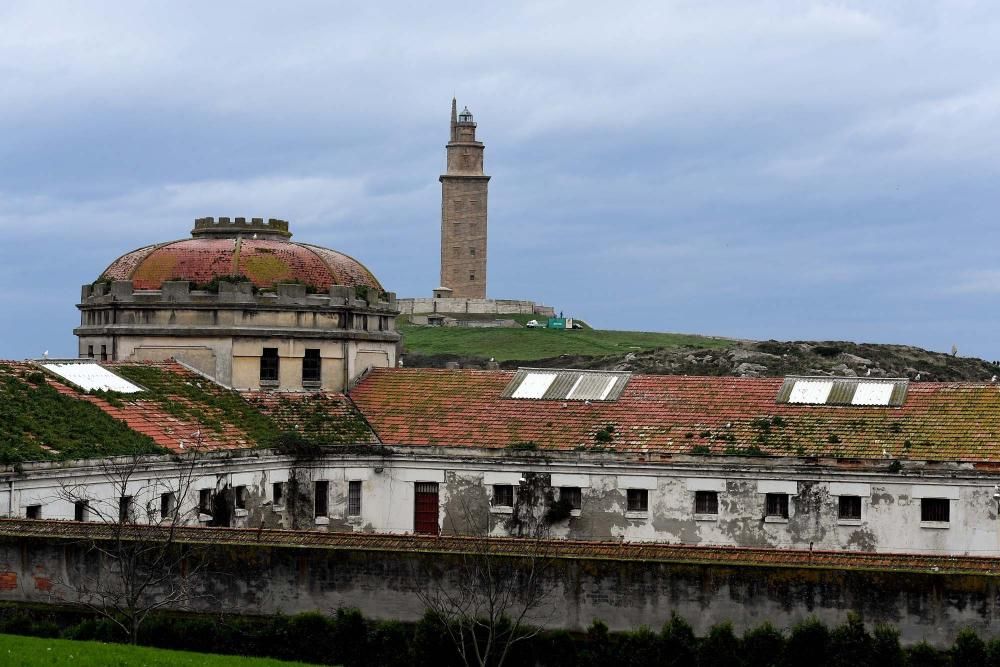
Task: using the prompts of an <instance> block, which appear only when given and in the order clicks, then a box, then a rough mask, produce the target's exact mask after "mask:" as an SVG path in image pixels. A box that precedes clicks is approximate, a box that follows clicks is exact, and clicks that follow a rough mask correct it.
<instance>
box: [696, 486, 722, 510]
mask: <svg viewBox="0 0 1000 667" xmlns="http://www.w3.org/2000/svg"><path fill="white" fill-rule="evenodd" d="M694 513H695V514H718V513H719V493H718V492H717V491H695V492H694Z"/></svg>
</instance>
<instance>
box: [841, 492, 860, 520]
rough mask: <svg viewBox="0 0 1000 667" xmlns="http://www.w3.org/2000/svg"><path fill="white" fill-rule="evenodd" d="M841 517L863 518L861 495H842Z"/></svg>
mask: <svg viewBox="0 0 1000 667" xmlns="http://www.w3.org/2000/svg"><path fill="white" fill-rule="evenodd" d="M837 518H839V519H860V518H861V496H840V506H839V510H838V512H837Z"/></svg>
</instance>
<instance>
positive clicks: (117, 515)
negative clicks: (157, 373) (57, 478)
mask: <svg viewBox="0 0 1000 667" xmlns="http://www.w3.org/2000/svg"><path fill="white" fill-rule="evenodd" d="M197 462H198V454H197V450H195V451H193V452H190V453H188V454H186V455H185V456H184V457H178V458H177V459H176V463H177V468H176V472H175V473H173V474H172V475H171V476H170V477H169V478H151V479H147V478H145V477H144V476H140V474H139V473H140V471H142V469H143V468H144V467H145V466H146V465H147V464H148V459H147V457H143V456H139V455H136V456H129V457H121V458H115V459H109V460H107V461H105V462H104V463H102V465H101V480H100V481H99V482H97V483H95V484H86V485H74V486H65V485H64V486H63V487H62V488H61V490H60V492H59V495H60V497H61V498H62V499H63V500H66V501H69V502H72V503H73V504H74V508H75V512H76V519H77V520H83V521H89V522H93V523H94V524H95V528H97V530H95V534H94V535H93V536H92V537H89V538H87V539H86V540H84V541H83V542H82V543H81V547H82V548H81V553H82V559H81V560H80V561H79V562H78V563H76V565H75V567H72V568H68V570H69V571H68V572H67V576H66V580H64V581H63V580H60V581H56V582H54V583H57V584H58V585H59V588H60V589H65V591H66V592H68V593H69V596H68V598H67V597H66V596H63V597H64V599H65V600H66V601H68V602H72V603H75V604H78V605H81V606H83V607H85V608H87V609H89V610H91V611H93V612H95V613H96V614H99V615H100V616H102V617H104V618H106V619H108V620H109V621H111V622H112V623H114V624H115V625H116V626H117V627H118V628H120V629H121V631H122V632H123V633H124V634H125V636H126V638H127V639H128V641H129V642H130V643H133V644H134V643H136V641H137V638H138V632H139V628H140V627H141V625H142V623H143V622H144V621H145V620H146V619H147V618H148V616H149V615H150V614H151V613H152V612H154V611H156V610H157V609H161V608H164V607H175V608H176V607H181V608H183V607H185V606H187V605H188V604H189V603H190V602H191V601H192V600H194V599H195V598H198V597H202V595H201V594H199V593H198V592H197V590H196V588H195V583H196V582H197V580H198V579H199V578H200V575H201V574H202V572H203V570H204V569H205V565H206V559H205V557H204V553H205V552H204V550H203V548H201V547H198V546H195V545H190V544H185V543H182V542H180V541H179V540H178V539H177V531H178V528H180V527H181V526H183V525H184V524H185V523H187V522H188V521H189V520H190V519H192V518H194V519H197V515H198V511H199V507H198V505H197V504H196V503H193V502H188V501H189V492H190V491H191V489H192V488H193V482H194V481H195V480H196V475H195V467H196V464H197ZM62 592H63V590H59V593H62Z"/></svg>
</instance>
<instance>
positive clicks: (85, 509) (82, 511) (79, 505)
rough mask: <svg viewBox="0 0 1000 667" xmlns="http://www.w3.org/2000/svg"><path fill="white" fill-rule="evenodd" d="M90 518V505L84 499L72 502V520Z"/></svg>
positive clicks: (86, 519)
mask: <svg viewBox="0 0 1000 667" xmlns="http://www.w3.org/2000/svg"><path fill="white" fill-rule="evenodd" d="M89 519H90V507H89V504H88V503H87V501H86V500H78V501H76V502H75V503H73V521H88V520H89Z"/></svg>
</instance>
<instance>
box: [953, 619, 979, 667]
mask: <svg viewBox="0 0 1000 667" xmlns="http://www.w3.org/2000/svg"><path fill="white" fill-rule="evenodd" d="M951 662H952V664H954V665H962V667H986V664H987V663H986V642H984V641H983V640H982V639H980V638H979V635H977V634H976V632H975V630H973V629H972V628H965V629H964V630H962V631H961V632H959V633H958V637H956V638H955V644H954V646H952V648H951Z"/></svg>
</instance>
